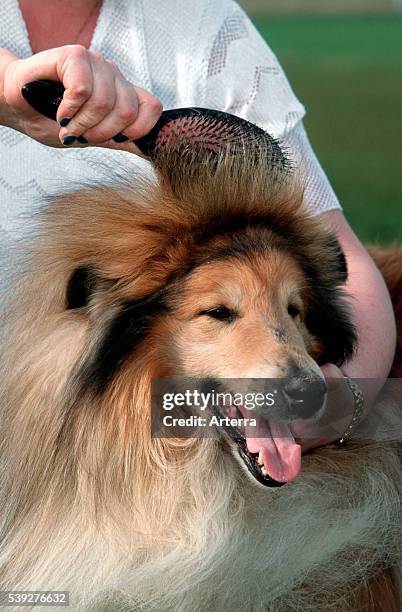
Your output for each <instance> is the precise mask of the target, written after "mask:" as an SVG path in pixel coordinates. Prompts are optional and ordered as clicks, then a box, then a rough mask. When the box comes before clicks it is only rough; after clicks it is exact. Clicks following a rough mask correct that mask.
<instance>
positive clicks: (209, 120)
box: [21, 80, 287, 173]
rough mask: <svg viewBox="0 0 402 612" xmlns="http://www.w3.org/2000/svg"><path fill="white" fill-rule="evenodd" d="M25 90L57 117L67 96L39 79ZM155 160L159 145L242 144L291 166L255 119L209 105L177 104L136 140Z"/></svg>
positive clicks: (215, 147)
mask: <svg viewBox="0 0 402 612" xmlns="http://www.w3.org/2000/svg"><path fill="white" fill-rule="evenodd" d="M21 93H22V95H23V97H24V98H25V100H26V101H27V102H28V103H29V104H30V105H31V106H32V107H33V108H34V109H35V110H36V111H38V112H39V113H41V114H42V115H44V116H45V117H48V118H49V119H53V120H54V121H56V114H57V109H58V107H59V104H60V102H61V101H62V99H63V94H64V87H63V85H62V84H61V83H58V82H56V81H49V80H39V81H32V82H31V83H27V84H26V85H24V86H23V87H22V90H21ZM133 142H134V144H135V145H136V146H137V147H138V148H139V149H140V151H141V152H142V153H143V154H144V155H145V156H146V157H148V158H150V159H151V160H153V159H155V157H156V156H157V151H158V149H159V147H162V148H163V146H164V145H174V144H175V143H176V142H180V143H181V144H182V145H183V144H184V145H188V146H189V147H191V148H192V149H194V150H197V149H199V150H203V151H210V152H212V153H214V152H216V153H219V152H221V151H222V150H223V151H224V150H226V149H228V150H230V151H232V152H236V149H237V148H239V150H240V148H241V147H245V146H247V147H253V149H255V151H256V152H258V153H259V154H261V155H264V154H265V155H267V154H268V156H269V163H270V166H271V167H272V168H275V169H276V171H277V172H279V173H280V172H281V171H283V170H285V169H286V168H287V159H286V156H285V155H284V153H283V151H282V149H281V148H280V146H279V144H278V142H277V141H276V140H275V139H274V138H273V137H272V136H270V135H269V134H267V133H266V132H265V131H264V130H262V129H261V128H259V127H257V126H256V125H254V124H253V123H250V122H249V121H246V120H245V119H241V118H240V117H237V116H235V115H231V114H229V113H225V112H222V111H217V110H212V109H207V108H197V107H189V108H177V109H172V110H166V111H163V112H162V114H161V116H160V118H159V120H158V121H157V123H156V124H155V126H154V127H153V128H152V129H151V131H150V132H149V133H148V134H146V135H145V136H143V137H142V138H139V139H137V140H134V141H133Z"/></svg>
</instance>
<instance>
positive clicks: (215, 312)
mask: <svg viewBox="0 0 402 612" xmlns="http://www.w3.org/2000/svg"><path fill="white" fill-rule="evenodd" d="M200 315H204V316H207V317H211V318H212V319H217V320H218V321H227V322H228V323H231V322H232V321H233V319H234V318H235V316H236V313H235V312H233V310H230V309H229V308H226V306H218V307H217V308H210V309H208V310H202V311H201V312H200Z"/></svg>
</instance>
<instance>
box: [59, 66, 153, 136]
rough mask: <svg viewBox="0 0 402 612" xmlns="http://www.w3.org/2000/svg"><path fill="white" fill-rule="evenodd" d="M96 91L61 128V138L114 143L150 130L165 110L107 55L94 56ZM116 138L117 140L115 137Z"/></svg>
mask: <svg viewBox="0 0 402 612" xmlns="http://www.w3.org/2000/svg"><path fill="white" fill-rule="evenodd" d="M91 65H92V73H93V83H94V86H93V92H92V95H91V96H90V97H89V99H88V100H87V101H86V102H85V104H84V105H83V106H82V107H81V109H80V110H79V111H78V112H77V113H76V115H75V116H74V117H73V118H72V119H71V120H70V121H69V123H68V126H67V127H66V128H64V129H62V130H60V139H61V141H62V142H63V139H65V138H66V137H67V138H68V137H79V136H81V137H84V139H85V140H86V141H87V142H88V143H89V144H91V145H97V146H109V145H108V141H110V143H109V144H110V146H111V147H112V148H116V147H115V146H114V145H115V144H116V142H117V143H118V144H120V143H123V142H126V141H128V140H134V139H136V138H140V137H141V136H144V135H145V134H147V133H148V132H149V131H150V130H151V129H152V127H153V126H154V125H155V123H156V122H157V120H158V119H159V116H160V114H161V112H162V105H161V103H160V102H159V100H157V99H156V98H155V97H154V96H152V95H151V94H150V93H148V92H147V91H145V90H144V89H142V88H139V87H134V85H132V84H131V83H129V82H128V81H127V80H126V79H125V78H124V77H123V75H122V74H121V72H120V71H119V70H118V68H117V67H116V66H115V65H114V64H113V63H112V62H109V61H106V60H103V58H99V57H96V58H94V59H93V60H92V64H91ZM112 139H114V140H112Z"/></svg>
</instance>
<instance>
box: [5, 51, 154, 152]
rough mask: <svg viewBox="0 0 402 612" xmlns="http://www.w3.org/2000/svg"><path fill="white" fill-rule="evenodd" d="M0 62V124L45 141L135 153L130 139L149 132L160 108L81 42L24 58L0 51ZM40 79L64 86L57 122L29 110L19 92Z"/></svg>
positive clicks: (145, 92) (113, 65)
mask: <svg viewBox="0 0 402 612" xmlns="http://www.w3.org/2000/svg"><path fill="white" fill-rule="evenodd" d="M0 51H1V50H0ZM1 62H3V64H4V65H5V69H4V79H3V81H4V86H3V83H2V82H1V79H0V106H1V107H3V108H4V112H3V113H2V112H0V120H1V117H2V114H3V115H4V116H5V119H4V120H3V124H7V125H10V127H14V129H18V130H20V131H21V132H23V133H25V134H27V135H29V136H31V137H32V138H34V139H35V140H38V141H39V142H42V143H44V144H47V145H51V146H60V142H62V143H63V144H65V145H72V146H81V145H82V144H84V143H88V144H90V145H95V146H103V147H110V148H122V149H125V150H129V151H132V152H133V153H137V152H138V150H137V149H136V147H135V145H131V141H132V140H134V139H137V138H140V137H141V136H144V135H145V134H147V133H148V132H149V131H150V130H151V129H152V127H153V126H154V125H155V123H156V122H157V120H158V118H159V116H160V114H161V112H162V105H161V103H160V102H159V100H157V99H156V98H155V97H154V96H152V95H151V94H150V93H148V92H147V91H145V90H144V89H142V88H138V87H135V86H134V85H133V84H132V83H130V82H129V81H127V80H126V79H125V78H124V76H123V75H122V74H121V72H120V70H119V69H118V68H117V66H116V65H115V64H114V63H113V62H111V61H109V60H106V59H104V58H103V56H102V55H101V54H100V53H96V52H92V51H88V50H87V49H85V47H82V46H81V45H66V46H64V47H59V48H56V49H49V50H47V51H42V52H40V53H37V54H35V55H33V56H32V57H30V58H27V59H23V60H19V59H17V58H15V56H13V55H12V54H11V55H10V56H8V55H7V53H4V54H3V56H2V55H1V53H0V64H1ZM0 67H1V66H0ZM39 79H49V80H54V81H59V82H61V83H62V84H63V86H64V89H65V92H64V95H63V100H62V101H61V102H60V105H59V108H58V112H57V121H58V123H59V126H57V124H56V123H55V122H52V121H51V120H49V119H48V118H46V117H44V116H42V115H41V114H40V113H38V112H36V111H35V110H34V109H32V108H31V107H30V105H29V104H28V103H27V102H26V101H25V100H24V98H23V96H22V95H21V88H22V86H23V85H25V84H26V83H28V82H30V81H35V80H39ZM1 100H4V103H3V104H1ZM0 111H1V108H0ZM122 133H123V135H122ZM113 139H114V140H113Z"/></svg>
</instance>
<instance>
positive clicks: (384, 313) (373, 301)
mask: <svg viewBox="0 0 402 612" xmlns="http://www.w3.org/2000/svg"><path fill="white" fill-rule="evenodd" d="M323 216H325V217H326V218H327V220H328V221H329V222H330V224H331V226H332V227H333V229H334V230H335V232H336V234H337V237H338V239H339V241H340V243H341V246H342V248H343V250H344V253H345V256H346V260H347V266H348V274H349V275H348V281H347V285H346V288H345V289H346V292H347V293H348V294H349V296H350V304H351V308H352V316H353V321H354V324H355V326H356V329H357V334H358V343H357V348H356V351H355V354H354V355H353V357H352V358H351V359H350V360H349V361H348V362H346V363H345V364H344V365H343V366H342V371H343V373H344V374H345V375H347V376H350V377H351V378H360V379H370V381H367V384H366V385H364V383H363V382H362V384H363V386H365V387H366V389H365V392H366V396H367V403H368V404H370V403H371V401H373V400H374V399H375V396H376V394H377V393H378V391H379V390H380V389H381V388H382V386H383V384H384V382H385V379H386V378H387V376H388V374H389V371H390V369H391V365H392V361H393V358H394V354H395V345H396V326H395V317H394V313H393V308H392V304H391V299H390V296H389V293H388V290H387V287H386V285H385V282H384V280H383V278H382V275H381V273H380V272H379V270H378V268H377V267H376V265H375V264H374V262H373V260H372V259H371V257H370V255H369V254H368V253H367V251H366V249H365V248H364V246H363V245H362V244H361V242H360V241H359V240H358V239H357V238H356V236H355V235H354V233H353V231H352V230H351V228H350V227H349V225H348V223H347V222H346V220H345V218H344V217H343V215H342V213H341V212H339V211H332V212H328V213H325V214H324V215H323Z"/></svg>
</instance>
